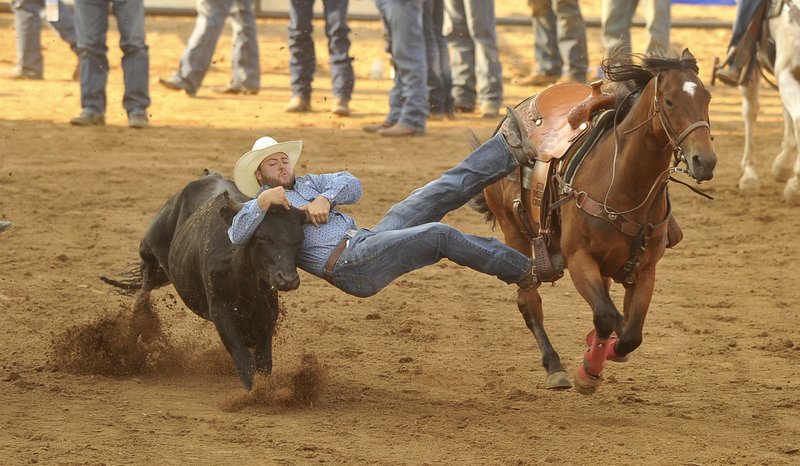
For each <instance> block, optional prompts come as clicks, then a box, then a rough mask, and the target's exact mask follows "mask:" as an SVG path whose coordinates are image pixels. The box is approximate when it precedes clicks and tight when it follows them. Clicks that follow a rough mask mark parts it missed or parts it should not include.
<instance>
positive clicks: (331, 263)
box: [322, 236, 350, 274]
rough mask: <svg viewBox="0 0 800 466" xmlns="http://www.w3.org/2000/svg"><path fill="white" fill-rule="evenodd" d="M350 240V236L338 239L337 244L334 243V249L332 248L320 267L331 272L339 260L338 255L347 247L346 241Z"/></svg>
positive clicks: (326, 271)
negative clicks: (323, 264)
mask: <svg viewBox="0 0 800 466" xmlns="http://www.w3.org/2000/svg"><path fill="white" fill-rule="evenodd" d="M349 242H350V236H345V237H344V238H342V240H341V241H339V244H337V245H336V249H334V250H333V252H332V253H331V256H330V257H329V258H328V262H325V267H324V268H323V269H322V270H323V271H324V272H325V273H328V274H330V273H332V272H333V267H334V266H335V265H336V262H337V261H338V260H339V256H341V255H342V253H343V252H344V250H345V249H347V243H349Z"/></svg>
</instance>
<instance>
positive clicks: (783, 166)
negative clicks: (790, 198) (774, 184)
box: [772, 106, 797, 181]
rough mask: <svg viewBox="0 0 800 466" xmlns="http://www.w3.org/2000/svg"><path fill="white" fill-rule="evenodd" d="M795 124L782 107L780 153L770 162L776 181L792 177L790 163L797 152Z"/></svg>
mask: <svg viewBox="0 0 800 466" xmlns="http://www.w3.org/2000/svg"><path fill="white" fill-rule="evenodd" d="M795 126H796V124H795V122H794V121H792V115H791V114H790V113H789V111H788V110H787V109H786V106H784V107H783V142H782V143H781V151H780V153H778V155H777V156H776V157H775V161H774V162H772V177H773V178H775V180H776V181H788V180H789V178H791V177H792V173H794V172H793V170H792V161H793V160H794V158H795V153H796V152H797V140H796V139H795V133H796V130H795Z"/></svg>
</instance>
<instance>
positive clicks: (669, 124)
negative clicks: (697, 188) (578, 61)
mask: <svg viewBox="0 0 800 466" xmlns="http://www.w3.org/2000/svg"><path fill="white" fill-rule="evenodd" d="M611 54H612V55H611V56H609V58H608V59H606V61H605V63H604V66H605V68H606V71H607V75H608V77H609V78H610V81H612V82H613V83H615V84H616V86H617V88H618V93H620V91H619V89H621V90H623V91H624V92H627V93H628V94H629V95H633V94H639V95H641V96H644V95H645V94H647V95H648V96H651V97H650V98H651V99H652V108H651V110H650V118H652V125H651V127H652V131H653V133H655V134H656V135H657V136H660V139H662V140H666V141H667V144H666V149H668V150H670V152H671V154H672V155H673V157H674V165H675V166H676V167H677V165H678V164H680V163H685V164H686V171H687V173H688V174H689V176H691V177H692V178H694V179H695V180H697V181H706V180H710V179H711V178H712V177H713V176H714V167H715V166H716V164H717V154H716V152H715V151H714V147H713V144H712V140H713V138H712V136H711V127H710V123H709V117H708V106H709V103H710V101H711V93H710V92H709V91H708V90H707V89H706V87H705V86H704V85H703V82H702V81H701V80H700V77H699V76H698V71H699V69H698V67H697V60H696V59H695V58H694V56H693V55H692V54H691V52H689V49H685V50H684V51H683V53H682V54H681V56H680V58H676V57H667V56H665V55H664V54H663V53H658V52H656V53H651V54H648V55H644V56H639V57H640V58H641V63H640V64H634V63H633V57H634V55H631V54H626V53H624V52H623V51H621V50H613V51H612V52H611ZM631 89H632V91H631ZM625 97H626V98H625V99H622V100H623V101H624V100H627V97H628V96H625ZM631 105H632V103H631ZM656 116H657V117H658V118H655V117H656Z"/></svg>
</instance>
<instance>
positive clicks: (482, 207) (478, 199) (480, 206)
mask: <svg viewBox="0 0 800 466" xmlns="http://www.w3.org/2000/svg"><path fill="white" fill-rule="evenodd" d="M466 137H467V142H468V143H469V146H470V150H471V151H474V150H475V149H477V148H478V147H480V145H481V142H480V140H479V139H478V136H476V135H475V132H474V131H472V130H471V129H469V130H467V135H466ZM467 205H468V206H469V207H470V208H472V209H473V210H475V211H477V212H478V213H480V214H483V219H484V220H486V221H487V222H489V223H491V224H492V228H494V225H495V223H496V220H497V219H496V218H495V216H494V213H492V211H491V210H489V205H488V204H487V203H486V197H485V196H484V194H483V191H481V192H480V193H479V194H478V195H477V196H475V197H473V198H472V199H470V200H469V202H467Z"/></svg>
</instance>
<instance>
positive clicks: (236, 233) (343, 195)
mask: <svg viewBox="0 0 800 466" xmlns="http://www.w3.org/2000/svg"><path fill="white" fill-rule="evenodd" d="M267 188H269V186H263V187H262V188H261V190H260V191H259V192H258V193H257V194H256V197H258V194H261V193H262V192H263V191H264V190H266V189H267ZM318 196H324V197H325V198H327V199H328V200H329V201H330V203H331V212H330V215H329V216H328V222H327V223H323V224H320V226H319V228H317V227H315V226H314V225H312V224H310V223H309V224H306V225H304V227H303V230H304V232H305V240H304V241H303V246H302V247H301V248H300V253H299V254H298V256H297V266H298V267H300V268H301V269H303V270H305V271H306V272H309V273H311V274H314V275H316V276H318V277H321V276H322V269H323V267H325V262H327V260H328V258H329V257H330V255H331V253H332V252H333V250H334V249H335V248H336V245H338V244H339V241H341V239H342V238H344V236H345V232H346V231H347V230H355V229H356V222H355V221H354V220H353V218H352V217H350V216H348V215H345V214H343V213H341V212H339V211H337V210H335V209H334V207H335V206H337V205H342V204H355V203H356V202H358V200H359V199H360V198H361V181H359V179H358V178H356V177H355V176H353V175H351V174H350V173H348V172H339V173H329V174H325V175H305V176H298V177H297V178H296V180H295V185H294V189H292V190H287V191H286V197H287V198H288V199H289V203H290V204H291V205H292V206H294V207H303V206H304V205H306V204H308V203H309V202H311V201H313V200H314V199H316V198H317V197H318ZM265 216H266V212H264V211H262V210H261V208H260V207H258V202H257V201H256V199H253V200H251V201H247V202H245V203H244V205H243V206H242V210H240V211H239V213H237V214H236V216H235V217H234V218H233V222H232V224H231V227H230V228H229V229H228V237H229V238H230V239H231V242H233V244H245V243H247V241H248V240H249V239H250V237H251V236H253V233H255V231H256V228H258V225H259V223H261V221H262V220H263V219H264V217H265Z"/></svg>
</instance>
